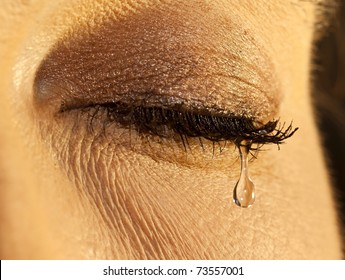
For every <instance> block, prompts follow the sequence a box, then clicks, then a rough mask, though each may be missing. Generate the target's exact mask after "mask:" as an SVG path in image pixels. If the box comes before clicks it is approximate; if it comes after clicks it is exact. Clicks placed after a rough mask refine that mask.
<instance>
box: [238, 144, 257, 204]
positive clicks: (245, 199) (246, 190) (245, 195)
mask: <svg viewBox="0 0 345 280" xmlns="http://www.w3.org/2000/svg"><path fill="white" fill-rule="evenodd" d="M238 149H239V151H240V159H241V175H240V178H239V179H238V181H237V183H236V185H235V188H234V194H233V201H234V202H235V204H236V205H237V206H239V207H242V208H248V207H250V206H252V205H253V204H254V201H255V186H254V183H253V182H252V180H251V179H250V178H249V170H248V154H249V150H250V143H248V142H246V141H242V142H241V143H240V144H239V145H238Z"/></svg>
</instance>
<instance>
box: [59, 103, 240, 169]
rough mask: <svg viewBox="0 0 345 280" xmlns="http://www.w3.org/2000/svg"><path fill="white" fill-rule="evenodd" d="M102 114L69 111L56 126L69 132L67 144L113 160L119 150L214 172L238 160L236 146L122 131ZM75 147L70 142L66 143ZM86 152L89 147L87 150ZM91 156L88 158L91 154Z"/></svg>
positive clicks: (91, 111) (99, 112)
mask: <svg viewBox="0 0 345 280" xmlns="http://www.w3.org/2000/svg"><path fill="white" fill-rule="evenodd" d="M105 114H106V112H105V111H102V110H99V109H98V110H97V109H96V108H94V107H93V108H88V109H85V108H84V109H82V110H71V111H68V112H64V113H61V114H59V116H58V117H57V123H56V125H57V126H60V127H64V129H61V131H65V133H66V131H70V132H67V133H70V134H71V136H70V137H69V140H68V141H70V142H71V141H72V142H75V141H76V142H78V141H80V140H78V139H83V142H85V143H87V142H89V143H93V144H92V145H94V147H98V148H97V149H99V150H103V151H107V152H106V153H107V156H109V157H113V156H114V155H116V154H117V153H118V151H119V150H121V151H126V153H137V154H141V155H142V156H147V157H149V158H151V159H152V160H154V161H161V162H168V163H173V164H178V165H180V166H186V167H188V168H208V169H209V170H210V171H212V170H218V169H219V168H220V166H227V167H228V165H229V162H230V163H231V164H232V163H234V162H236V161H237V160H238V150H237V147H236V146H235V145H234V144H233V143H232V142H230V141H219V142H213V141H210V140H206V139H201V138H198V137H196V138H188V137H185V136H183V137H184V139H183V140H182V139H181V137H180V135H176V134H175V135H174V136H173V137H172V138H164V137H160V136H156V135H149V134H142V133H138V132H137V131H136V130H135V129H133V128H132V129H129V128H124V127H122V126H121V125H119V124H118V123H116V122H107V121H105V119H104V117H105ZM68 145H70V146H75V144H74V143H69V144H68ZM88 149H89V148H88ZM91 156H92V155H91Z"/></svg>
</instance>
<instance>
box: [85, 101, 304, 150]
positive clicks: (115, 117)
mask: <svg viewBox="0 0 345 280" xmlns="http://www.w3.org/2000/svg"><path fill="white" fill-rule="evenodd" d="M91 107H93V108H94V109H95V110H94V114H93V115H92V116H91V117H90V119H91V122H92V118H94V117H95V115H96V114H97V113H98V112H99V111H100V110H104V111H105V113H106V116H107V121H108V122H110V123H113V122H117V123H119V124H120V125H122V126H123V127H128V128H131V129H135V130H137V131H138V132H139V133H145V134H150V135H156V136H160V137H164V138H169V137H171V136H172V135H173V134H178V135H180V137H181V139H182V141H183V144H184V145H185V143H184V139H186V137H195V138H204V139H207V140H210V141H212V142H214V143H215V142H220V141H230V142H234V143H235V144H236V145H237V146H240V145H241V143H243V142H245V143H250V149H252V148H251V147H252V144H257V146H258V147H261V146H263V145H265V144H277V145H278V146H279V145H280V144H282V143H283V142H284V140H286V139H287V138H289V137H291V136H292V135H293V134H294V133H295V132H296V130H297V129H298V128H293V127H292V124H290V125H289V126H287V127H286V128H284V124H283V125H279V122H278V121H277V120H274V121H269V122H267V123H266V124H257V122H255V120H254V119H252V118H248V117H245V116H235V115H234V114H226V115H225V114H223V115H213V114H206V113H205V112H202V113H201V112H194V111H192V110H188V109H182V108H180V109H171V108H167V107H160V106H147V105H140V104H139V105H138V104H131V103H126V102H121V101H118V102H109V103H104V104H98V105H93V106H91ZM86 108H87V107H86Z"/></svg>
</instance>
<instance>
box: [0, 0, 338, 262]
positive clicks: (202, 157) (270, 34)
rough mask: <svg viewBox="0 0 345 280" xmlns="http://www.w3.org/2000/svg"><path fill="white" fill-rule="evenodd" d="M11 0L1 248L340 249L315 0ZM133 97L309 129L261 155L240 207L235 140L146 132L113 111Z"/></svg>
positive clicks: (189, 254)
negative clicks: (320, 111)
mask: <svg viewBox="0 0 345 280" xmlns="http://www.w3.org/2000/svg"><path fill="white" fill-rule="evenodd" d="M2 2H3V4H2V5H3V8H2V10H3V11H2V12H1V14H0V19H1V20H2V22H3V27H2V29H1V30H0V32H1V33H0V36H1V38H2V39H3V40H1V42H0V53H1V54H2V57H4V59H3V62H2V67H1V69H0V71H1V78H0V92H1V94H0V105H1V108H2V118H1V119H0V129H1V135H0V170H1V173H0V174H1V175H0V184H1V190H0V193H1V195H0V197H1V198H0V199H1V204H0V205H1V212H0V213H1V214H0V225H1V236H0V244H1V250H0V253H1V257H2V258H24V259H31V258H34V259H42V258H43V259H44V258H49V259H50V258H53V259H55V258H58V259H59V258H63V259H65V258H67V259H80V258H81V259H95V258H99V259H335V258H340V257H341V245H340V238H339V230H338V226H337V218H336V212H335V205H334V201H333V197H332V191H331V187H330V184H329V179H328V174H327V170H326V167H325V164H324V159H323V157H322V150H321V146H320V142H319V136H318V134H317V131H316V126H315V123H314V117H313V112H312V104H311V100H310V94H309V88H310V85H309V82H310V71H311V65H310V61H311V51H312V43H313V38H314V26H315V24H316V21H318V20H320V19H319V18H318V17H317V15H318V11H317V9H318V8H317V7H316V5H315V4H313V3H312V2H305V1H292V0H291V1H265V4H263V3H261V2H260V1H230V0H219V1H205V0H199V1H197V0H193V1H188V2H187V1H163V0H162V1H158V0H157V1H151V0H146V1H140V2H139V1H122V0H119V1H104V0H97V1H91V0H79V1H66V0H60V1H54V3H53V2H52V1H42V0H36V1H31V2H30V3H24V2H21V1H4V0H3V1H2ZM186 2H187V3H186ZM267 2H268V3H267ZM148 93H150V95H149V97H147V94H148ZM152 96H153V97H152ZM123 100H125V101H126V102H127V103H128V102H129V100H131V102H132V101H133V100H134V101H135V102H136V100H146V101H147V100H148V101H147V102H148V104H149V105H150V106H151V105H152V106H156V107H157V106H162V104H163V105H164V106H168V107H169V106H170V107H171V106H172V105H171V104H173V105H174V106H175V105H176V104H179V106H180V107H179V108H180V109H181V108H182V109H181V110H185V111H188V110H194V111H195V112H207V114H215V112H217V113H220V114H223V115H224V114H229V113H232V114H235V115H236V116H246V117H248V118H254V119H255V120H256V122H258V123H266V122H268V121H272V120H273V119H278V118H280V120H281V121H282V122H284V121H286V122H290V121H291V120H293V122H294V124H296V126H298V127H299V128H300V129H299V131H298V132H297V133H296V134H295V135H294V136H293V137H292V138H291V139H288V140H287V141H286V142H287V143H286V144H285V145H282V146H281V149H280V150H279V151H278V149H277V148H276V147H275V145H266V146H264V147H262V151H260V152H259V153H258V154H257V155H256V156H257V159H254V160H252V161H250V163H249V169H250V175H251V177H252V179H253V181H254V183H255V185H256V194H257V197H256V203H255V205H254V206H253V207H251V208H249V209H241V208H239V207H237V206H236V205H234V204H233V203H232V190H233V187H234V186H235V184H236V181H237V180H238V176H239V172H240V170H239V169H240V161H239V152H238V149H237V148H236V147H235V145H234V143H230V142H228V143H225V142H224V141H223V142H221V143H219V144H217V143H216V145H213V143H212V141H209V140H205V139H202V142H203V144H202V145H200V141H199V139H197V138H188V139H187V138H185V140H183V141H181V140H179V139H178V135H175V134H173V135H170V134H171V131H168V132H166V131H165V130H164V133H166V134H167V135H169V137H160V136H157V135H150V134H145V133H138V132H137V131H136V130H135V129H132V128H129V127H126V126H121V125H119V124H118V123H117V122H115V121H112V120H110V119H109V115H108V114H107V113H104V106H103V104H105V103H109V102H115V101H123ZM134 101H133V102H134ZM146 101H145V102H146ZM140 104H142V103H140ZM145 104H146V103H145ZM97 106H100V107H101V109H99V107H97ZM102 106H103V107H102ZM170 107H169V108H170ZM62 108H69V109H67V110H66V109H64V110H62ZM71 108H72V109H71ZM97 108H98V109H97ZM102 110H103V111H102ZM162 129H165V128H164V127H163V128H162ZM164 135H165V134H164ZM184 141H188V143H187V145H186V143H185V142H184ZM214 147H216V149H215V148H214ZM220 147H222V152H220V151H219V148H220ZM325 240H327V242H325Z"/></svg>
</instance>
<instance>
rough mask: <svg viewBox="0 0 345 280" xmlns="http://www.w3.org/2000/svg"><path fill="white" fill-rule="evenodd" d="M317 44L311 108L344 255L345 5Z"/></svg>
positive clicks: (339, 3)
mask: <svg viewBox="0 0 345 280" xmlns="http://www.w3.org/2000/svg"><path fill="white" fill-rule="evenodd" d="M338 5H339V7H338V8H337V11H336V13H335V14H334V15H333V16H332V18H331V24H330V26H329V27H328V30H326V32H325V35H324V36H323V37H322V38H321V39H320V40H319V41H317V42H316V48H315V63H314V64H315V71H314V88H313V95H314V104H315V112H316V115H317V120H318V125H319V129H320V131H321V135H322V140H323V145H324V148H325V153H326V158H327V159H328V166H329V173H330V177H331V180H332V183H333V186H334V198H335V199H336V202H337V206H338V213H339V221H340V223H341V226H342V232H341V233H342V237H343V252H344V255H345V246H344V244H345V146H343V145H344V144H345V1H344V0H342V1H338Z"/></svg>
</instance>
